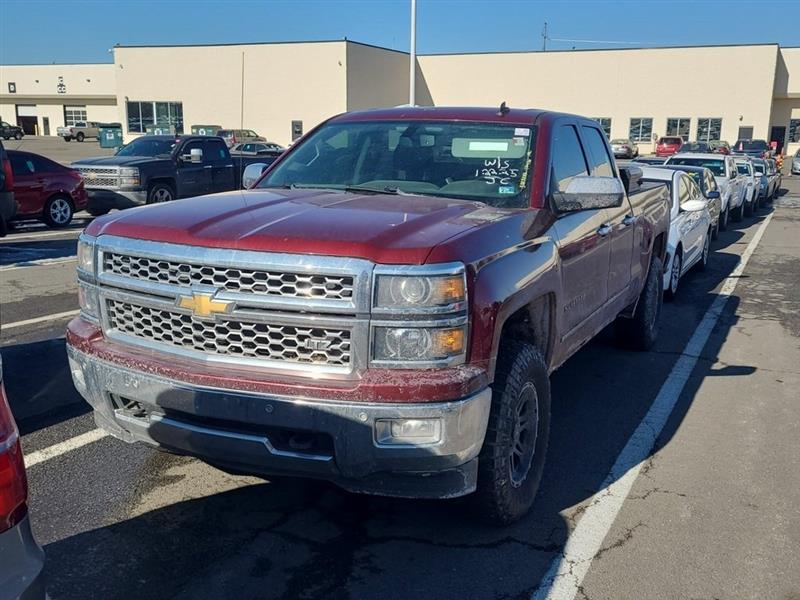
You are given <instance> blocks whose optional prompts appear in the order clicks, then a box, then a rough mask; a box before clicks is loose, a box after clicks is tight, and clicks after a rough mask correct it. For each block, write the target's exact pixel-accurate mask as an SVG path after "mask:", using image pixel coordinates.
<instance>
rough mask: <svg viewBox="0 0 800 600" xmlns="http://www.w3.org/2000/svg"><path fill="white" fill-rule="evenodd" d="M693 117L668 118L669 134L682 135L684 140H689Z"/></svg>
mask: <svg viewBox="0 0 800 600" xmlns="http://www.w3.org/2000/svg"><path fill="white" fill-rule="evenodd" d="M690 124H691V119H689V117H678V118H676V119H675V118H674V119H667V134H666V135H669V136H676V135H677V136H680V138H681V139H682V140H683V141H684V142H688V141H689V126H690Z"/></svg>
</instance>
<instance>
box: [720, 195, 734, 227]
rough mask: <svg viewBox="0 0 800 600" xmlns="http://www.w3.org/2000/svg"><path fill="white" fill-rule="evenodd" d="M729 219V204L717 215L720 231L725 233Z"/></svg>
mask: <svg viewBox="0 0 800 600" xmlns="http://www.w3.org/2000/svg"><path fill="white" fill-rule="evenodd" d="M730 218H731V205H730V202H729V203H728V206H727V208H726V209H725V210H723V211H722V212H721V213H720V215H719V228H720V230H721V231H727V229H728V221H729V220H730Z"/></svg>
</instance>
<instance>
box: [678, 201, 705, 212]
mask: <svg viewBox="0 0 800 600" xmlns="http://www.w3.org/2000/svg"><path fill="white" fill-rule="evenodd" d="M705 208H706V203H705V201H703V200H687V201H686V202H684V203H683V204H681V211H682V212H699V211H701V210H705Z"/></svg>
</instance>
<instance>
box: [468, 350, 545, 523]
mask: <svg viewBox="0 0 800 600" xmlns="http://www.w3.org/2000/svg"><path fill="white" fill-rule="evenodd" d="M522 416H525V417H526V418H525V419H524V420H522V419H521V417H522ZM521 425H522V426H521ZM525 425H527V427H525ZM534 430H535V434H534ZM549 437H550V379H549V378H548V376H547V366H546V365H545V362H544V357H543V356H542V354H541V352H539V350H538V349H536V348H535V347H534V346H532V345H530V344H528V343H525V342H519V341H516V340H507V341H504V342H503V343H502V346H501V349H500V354H499V356H498V359H497V371H496V373H495V379H494V383H493V384H492V408H491V412H490V414H489V425H488V427H487V429H486V438H485V439H484V442H483V448H482V449H481V453H480V456H479V458H478V489H477V491H476V492H475V495H474V496H473V497H472V498H471V502H472V503H473V506H474V508H475V509H476V510H477V511H478V513H479V514H480V516H481V517H482V518H483V519H485V520H486V521H488V522H490V523H492V524H495V525H508V524H509V523H513V522H514V521H516V520H518V519H520V518H521V517H523V516H525V514H526V513H527V512H528V511H529V510H530V508H531V506H532V505H533V501H534V500H535V499H536V492H537V491H538V490H539V483H540V482H541V480H542V472H543V470H544V463H545V456H546V454H547V444H548V441H549Z"/></svg>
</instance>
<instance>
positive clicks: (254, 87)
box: [114, 41, 347, 144]
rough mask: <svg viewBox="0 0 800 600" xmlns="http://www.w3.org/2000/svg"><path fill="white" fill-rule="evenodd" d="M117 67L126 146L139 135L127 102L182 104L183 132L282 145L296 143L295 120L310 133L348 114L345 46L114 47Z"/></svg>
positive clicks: (118, 101)
mask: <svg viewBox="0 0 800 600" xmlns="http://www.w3.org/2000/svg"><path fill="white" fill-rule="evenodd" d="M114 63H115V73H116V94H117V103H118V120H119V121H121V122H122V123H123V124H124V127H125V139H126V140H129V139H130V138H131V137H134V136H135V135H136V134H131V133H129V132H128V124H127V116H126V101H127V100H131V101H169V102H181V103H182V104H183V122H184V131H185V132H186V133H189V132H190V130H191V126H192V125H221V126H222V127H224V128H239V127H240V126H243V127H244V128H245V129H253V130H255V131H256V132H257V133H259V134H260V135H262V136H264V137H266V138H267V139H269V140H271V141H275V142H278V143H281V144H288V143H289V142H290V141H291V121H292V120H300V121H302V122H303V128H304V131H308V130H309V129H311V128H312V127H313V126H314V125H316V124H318V123H319V122H320V121H322V120H323V119H326V118H328V117H330V116H331V115H333V114H336V113H339V112H344V111H346V110H347V74H346V73H347V67H346V65H347V50H346V42H344V41H335V42H315V43H276V44H245V45H230V46H182V47H140V48H137V47H117V48H115V51H114ZM243 83H244V86H243V85H242V84H243Z"/></svg>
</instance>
